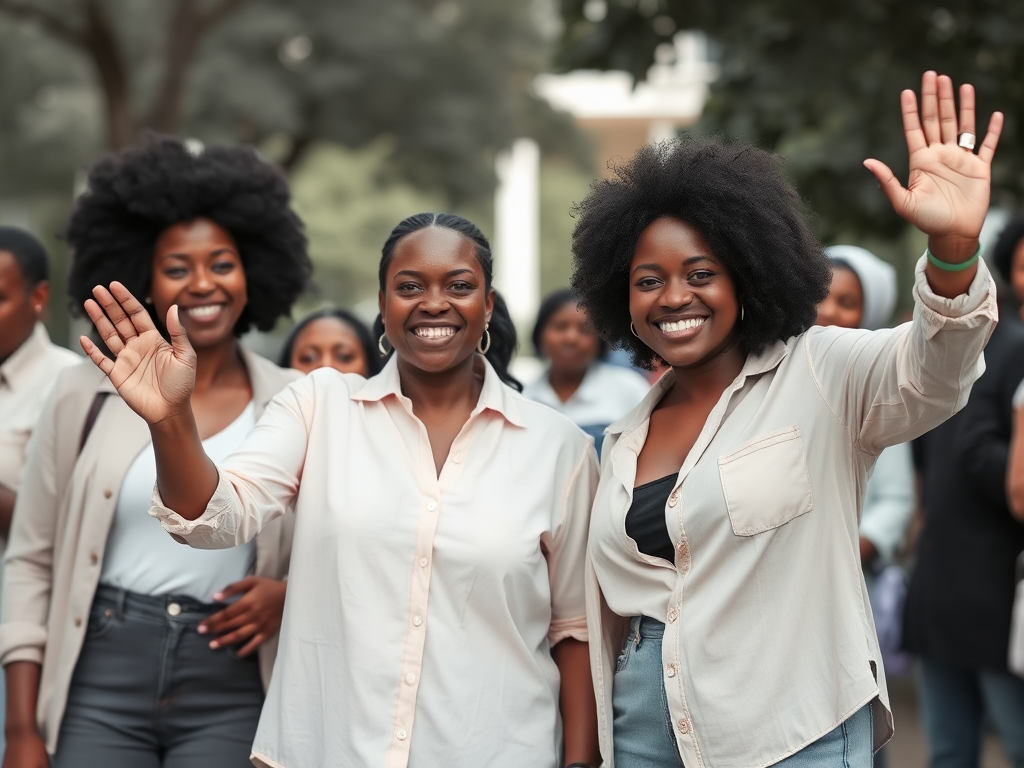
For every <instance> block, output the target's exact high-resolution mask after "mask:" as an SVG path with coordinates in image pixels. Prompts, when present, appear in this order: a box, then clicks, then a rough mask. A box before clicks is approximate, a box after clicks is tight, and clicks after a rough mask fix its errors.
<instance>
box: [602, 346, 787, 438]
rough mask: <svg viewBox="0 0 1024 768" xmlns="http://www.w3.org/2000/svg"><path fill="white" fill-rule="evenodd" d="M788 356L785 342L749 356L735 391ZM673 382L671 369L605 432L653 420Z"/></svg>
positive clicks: (632, 427) (620, 431)
mask: <svg viewBox="0 0 1024 768" xmlns="http://www.w3.org/2000/svg"><path fill="white" fill-rule="evenodd" d="M787 354H789V347H788V346H787V345H786V344H785V342H782V341H776V342H774V343H773V344H770V345H769V346H768V348H767V349H766V350H764V352H762V353H761V354H759V355H747V360H746V362H745V363H744V364H743V370H741V371H740V375H739V376H738V377H737V378H736V381H735V383H734V385H733V386H734V389H739V388H740V387H742V386H743V382H744V381H745V380H746V379H747V377H749V376H759V375H760V374H762V373H767V372H768V371H770V370H772V369H774V368H777V367H778V366H779V364H780V363H781V362H782V361H783V359H784V358H785V357H786V355H787ZM673 381H675V371H673V370H671V369H669V370H668V371H666V372H665V375H664V376H662V377H661V378H660V379H658V381H656V382H655V384H654V386H653V387H651V391H650V392H648V393H647V396H646V397H644V399H643V400H641V401H640V404H639V405H638V406H637V407H636V408H634V409H633V410H632V411H630V412H629V413H627V414H626V415H625V416H623V417H622V418H621V419H619V420H618V421H616V422H615V423H613V424H612V425H611V426H609V427H608V429H606V430H605V432H607V433H608V434H610V435H621V434H622V433H624V432H631V431H632V430H634V429H636V428H637V427H639V426H640V425H641V424H643V423H644V422H646V421H647V420H648V419H650V418H651V413H652V412H653V411H654V406H656V405H657V404H658V401H659V400H661V398H662V396H663V395H664V394H665V393H666V392H668V390H669V389H670V388H671V387H672V382H673Z"/></svg>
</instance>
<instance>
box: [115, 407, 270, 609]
mask: <svg viewBox="0 0 1024 768" xmlns="http://www.w3.org/2000/svg"><path fill="white" fill-rule="evenodd" d="M255 413H256V412H255V408H254V406H253V404H252V402H251V401H250V402H249V404H248V405H247V406H246V407H245V410H244V411H242V413H241V415H239V417H238V418H237V419H235V420H234V421H233V422H231V424H229V425H228V426H227V427H225V428H224V429H223V430H221V431H220V432H218V433H217V434H216V435H213V436H212V437H209V438H207V439H206V440H203V448H204V449H205V451H206V455H207V456H209V457H210V458H211V459H213V461H214V462H217V463H220V462H221V461H223V460H224V459H225V458H227V457H228V455H229V454H231V453H232V452H233V451H235V450H237V449H238V448H239V447H240V446H241V445H242V441H243V440H245V436H246V435H248V434H249V432H250V431H251V430H252V428H253V427H254V426H255V425H256V416H255ZM155 483H156V457H155V456H154V454H153V444H152V443H150V444H149V445H147V446H146V447H145V448H144V449H143V450H142V452H141V453H140V454H139V455H138V456H137V457H136V458H135V461H134V462H132V465H131V466H130V467H129V468H128V472H127V474H125V476H124V482H123V483H122V484H121V493H120V495H119V496H118V498H117V507H116V509H115V511H114V522H113V525H112V526H111V528H110V535H109V536H108V537H107V548H106V553H105V554H104V556H103V570H102V571H101V572H100V583H102V584H107V585H110V586H113V587H120V588H122V589H127V590H130V591H132V592H137V593H139V594H143V595H188V596H189V597H192V598H195V599H196V600H201V601H203V602H212V601H213V595H214V593H216V592H219V591H220V590H221V589H223V588H224V587H226V586H227V585H228V584H231V583H232V582H235V581H238V580H239V579H242V578H244V577H245V576H246V575H248V574H249V573H250V572H251V570H252V567H253V565H254V563H255V558H256V542H255V541H251V542H249V543H248V544H244V545H242V546H239V547H233V548H232V549H215V550H208V549H193V548H192V547H189V546H187V545H185V544H179V543H178V542H176V541H175V540H174V539H172V538H171V537H170V536H169V535H168V534H167V533H166V532H165V531H164V529H163V528H161V527H160V523H158V522H157V521H156V520H155V519H153V518H152V517H150V516H149V508H150V507H151V506H152V503H153V502H152V499H153V485H154V484H155Z"/></svg>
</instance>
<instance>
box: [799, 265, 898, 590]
mask: <svg viewBox="0 0 1024 768" xmlns="http://www.w3.org/2000/svg"><path fill="white" fill-rule="evenodd" d="M825 255H826V256H827V257H828V258H829V260H830V261H831V262H832V284H831V286H830V287H829V294H828V296H827V297H826V299H825V300H824V301H823V302H821V304H819V305H818V319H817V325H822V326H830V325H834V326H837V327H839V328H863V329H865V330H869V331H874V330H877V329H879V328H885V327H886V326H887V325H888V323H889V320H890V318H891V317H892V311H893V309H894V308H895V306H896V270H895V269H893V268H892V266H891V265H889V264H886V263H885V262H884V261H882V260H881V259H880V258H878V257H877V256H875V255H874V254H873V253H871V252H870V251H867V250H865V249H863V248H858V247H857V246H855V245H833V246H831V247H829V248H826V249H825ZM913 516H914V461H913V456H912V455H911V451H910V445H909V444H907V443H900V444H898V445H893V446H890V447H889V448H886V449H885V450H884V451H882V452H881V453H880V454H878V458H877V459H876V460H875V468H874V470H873V471H872V473H871V477H870V478H869V479H868V484H867V488H866V489H865V491H864V504H863V507H862V509H861V517H860V561H861V565H862V566H864V569H865V574H866V575H868V576H869V577H870V576H871V575H872V573H874V572H878V571H879V570H880V569H881V567H883V566H885V565H888V564H891V563H892V562H893V560H894V559H895V557H896V554H897V552H898V551H899V548H900V546H901V545H902V544H903V541H904V539H905V538H906V535H907V528H908V526H909V525H910V520H911V518H912V517H913ZM869 586H870V578H869Z"/></svg>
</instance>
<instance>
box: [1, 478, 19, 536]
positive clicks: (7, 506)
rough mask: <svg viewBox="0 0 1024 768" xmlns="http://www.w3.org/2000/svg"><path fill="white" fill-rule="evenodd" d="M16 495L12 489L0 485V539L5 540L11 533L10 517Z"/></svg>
mask: <svg viewBox="0 0 1024 768" xmlns="http://www.w3.org/2000/svg"><path fill="white" fill-rule="evenodd" d="M17 498H18V494H16V493H15V492H14V490H13V489H12V488H8V487H7V486H6V485H4V484H3V483H0V538H3V539H6V538H7V537H8V536H9V535H10V533H11V516H12V515H13V514H14V502H15V500H17Z"/></svg>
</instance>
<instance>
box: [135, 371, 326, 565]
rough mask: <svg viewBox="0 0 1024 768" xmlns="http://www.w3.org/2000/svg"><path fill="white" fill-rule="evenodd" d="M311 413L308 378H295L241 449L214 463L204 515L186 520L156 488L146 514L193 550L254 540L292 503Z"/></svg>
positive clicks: (228, 545)
mask: <svg viewBox="0 0 1024 768" xmlns="http://www.w3.org/2000/svg"><path fill="white" fill-rule="evenodd" d="M311 412H312V393H311V390H310V385H309V381H308V380H307V379H300V380H298V381H295V382H293V383H292V384H290V385H289V386H288V387H287V388H285V389H284V390H283V391H282V392H281V393H280V394H278V395H277V396H276V397H275V398H274V399H273V400H272V401H271V402H270V404H269V405H268V406H267V409H266V411H265V412H264V414H263V416H262V418H261V419H260V420H259V422H258V423H257V424H256V426H255V427H254V428H253V430H252V431H251V432H250V433H249V434H248V436H247V437H246V439H245V442H244V443H242V447H241V448H239V449H238V450H237V451H236V452H235V453H233V454H231V456H229V457H228V458H227V459H226V460H225V461H224V463H223V464H222V465H221V466H218V467H217V474H218V480H217V487H216V489H215V490H214V492H213V496H211V497H210V501H209V503H208V504H207V505H206V509H205V510H204V511H203V514H202V515H200V516H199V517H197V518H196V519H195V520H186V519H185V518H183V517H182V516H181V515H179V514H178V513H177V512H175V511H174V510H172V509H170V508H168V507H167V506H166V505H165V504H164V503H163V499H162V498H161V497H160V492H159V490H158V488H157V487H154V488H153V506H152V507H151V508H150V510H149V514H150V515H152V516H153V517H155V518H156V519H157V520H159V521H160V524H161V525H162V526H163V527H164V530H165V531H167V532H168V533H169V534H171V536H172V537H173V538H174V539H175V540H176V541H179V542H182V543H184V544H188V545H189V546H191V547H195V548H196V549H227V548H228V547H234V546H238V545H239V544H245V543H246V542H249V541H252V540H253V539H254V538H255V537H256V535H257V534H258V533H259V532H260V530H262V529H263V527H264V526H266V525H267V524H268V523H270V522H271V521H272V520H275V519H276V518H278V517H280V516H281V515H283V514H285V513H287V512H289V511H291V510H292V508H293V507H294V503H295V498H296V496H297V495H298V492H299V479H300V477H301V474H302V467H303V465H304V463H305V459H306V448H307V446H308V439H309V434H308V426H307V424H308V419H309V418H310V417H311Z"/></svg>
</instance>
